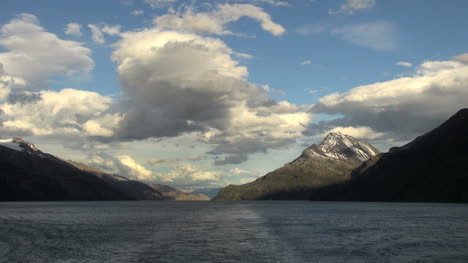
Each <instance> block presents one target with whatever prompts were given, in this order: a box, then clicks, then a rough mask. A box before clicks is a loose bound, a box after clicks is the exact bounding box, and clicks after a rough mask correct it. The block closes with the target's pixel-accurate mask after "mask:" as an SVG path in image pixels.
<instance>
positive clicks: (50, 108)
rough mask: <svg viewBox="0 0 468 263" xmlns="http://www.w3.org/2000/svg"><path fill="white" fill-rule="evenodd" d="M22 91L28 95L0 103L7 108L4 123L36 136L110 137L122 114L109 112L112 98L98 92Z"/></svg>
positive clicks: (67, 90)
mask: <svg viewBox="0 0 468 263" xmlns="http://www.w3.org/2000/svg"><path fill="white" fill-rule="evenodd" d="M19 95H22V96H23V97H25V99H23V100H21V99H20V98H17V99H16V100H15V101H11V102H9V103H4V104H1V105H0V110H1V111H2V112H3V114H2V118H1V119H0V123H1V124H2V125H3V127H8V128H12V129H13V128H15V129H24V130H28V131H30V132H31V134H33V135H36V136H56V137H68V138H71V137H76V138H78V137H83V136H106V137H108V136H112V135H113V130H115V129H116V128H117V126H118V123H119V121H120V118H121V117H120V115H118V114H108V113H107V110H108V109H109V107H110V105H111V104H112V99H111V98H109V97H105V96H101V95H99V94H98V93H95V92H89V91H82V90H74V89H63V90H61V91H60V92H55V91H40V92H36V93H29V94H19ZM28 97H29V98H33V100H31V99H28Z"/></svg>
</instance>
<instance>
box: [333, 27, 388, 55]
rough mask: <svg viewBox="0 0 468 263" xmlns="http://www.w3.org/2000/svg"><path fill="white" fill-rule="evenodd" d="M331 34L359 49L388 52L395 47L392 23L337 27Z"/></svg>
mask: <svg viewBox="0 0 468 263" xmlns="http://www.w3.org/2000/svg"><path fill="white" fill-rule="evenodd" d="M331 33H332V35H338V36H340V37H341V38H342V39H343V40H345V41H348V42H351V43H353V44H355V45H357V46H361V47H367V48H373V49H376V50H384V51H389V50H393V49H394V48H395V46H396V43H395V27H394V25H393V24H392V23H390V22H386V21H377V22H369V23H361V24H354V25H347V26H343V27H337V28H335V29H333V30H332V31H331Z"/></svg>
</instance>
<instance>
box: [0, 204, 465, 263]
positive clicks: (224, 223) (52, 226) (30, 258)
mask: <svg viewBox="0 0 468 263" xmlns="http://www.w3.org/2000/svg"><path fill="white" fill-rule="evenodd" d="M0 262H2V263H3V262H8V263H12V262H21V263H24V262H47V263H49V262H67V263H69V262H80V263H82V262H333V263H336V262H468V205H460V204H403V203H333V202H330V203H329V202H318V203H310V202H269V201H265V202H232V203H227V202H68V203H65V202H44V203H0Z"/></svg>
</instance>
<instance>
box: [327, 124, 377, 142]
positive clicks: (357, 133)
mask: <svg viewBox="0 0 468 263" xmlns="http://www.w3.org/2000/svg"><path fill="white" fill-rule="evenodd" d="M330 132H341V133H343V134H346V135H349V136H352V137H354V138H358V139H370V140H374V139H378V138H381V137H382V136H384V135H385V133H382V132H376V131H374V130H373V129H372V128H370V127H353V126H348V127H334V128H332V129H330V130H328V131H326V132H324V133H322V134H321V135H320V137H321V138H323V137H325V136H326V135H327V134H329V133H330Z"/></svg>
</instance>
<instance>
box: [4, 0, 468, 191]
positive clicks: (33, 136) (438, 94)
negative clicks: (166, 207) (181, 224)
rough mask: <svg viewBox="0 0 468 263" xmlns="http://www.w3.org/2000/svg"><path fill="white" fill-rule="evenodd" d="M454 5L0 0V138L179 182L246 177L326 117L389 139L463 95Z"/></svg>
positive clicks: (355, 0)
mask: <svg viewBox="0 0 468 263" xmlns="http://www.w3.org/2000/svg"><path fill="white" fill-rule="evenodd" d="M467 13H468V3H467V2H465V1H440V0H439V1H436V0H431V1H428V0H413V1H403V0H394V1H383V0H336V1H325V0H315V1H311V0H294V1H293V0H281V1H280V0H237V1H235V0H232V1H182V0H122V1H117V0H113V1H111V0H106V1H87V0H86V1H59V0H54V1H52V0H50V1H33V0H16V1H5V3H2V9H0V28H1V31H0V32H1V35H0V64H1V65H2V67H1V70H0V80H1V82H0V109H1V110H2V112H3V114H2V118H0V124H1V126H0V127H1V130H0V136H1V137H8V136H14V135H17V136H24V137H27V138H28V139H29V140H31V141H33V142H34V143H36V144H38V145H39V146H40V147H41V148H43V149H44V150H47V151H49V152H51V153H53V154H56V155H59V156H63V157H64V158H70V159H75V160H78V161H82V162H86V163H89V164H92V165H95V166H98V167H100V168H103V169H106V170H108V171H112V172H118V173H121V174H123V175H125V176H128V177H131V178H135V179H139V180H145V181H154V182H160V183H166V184H170V185H173V186H176V187H181V188H184V189H192V188H196V187H209V186H220V185H225V184H229V183H241V182H246V181H249V180H252V179H253V178H255V177H258V176H260V175H263V174H264V173H265V172H268V171H270V170H272V169H274V168H277V167H280V166H282V165H283V164H284V163H285V162H287V161H290V160H292V159H293V158H295V157H296V156H297V155H298V154H300V152H301V150H302V149H303V148H304V147H305V146H306V145H308V144H310V143H314V142H318V141H320V139H321V138H322V136H323V135H324V134H326V133H327V132H329V131H341V132H345V133H348V134H350V135H352V136H355V137H358V138H361V139H364V140H367V141H370V142H371V143H373V144H375V145H376V146H377V147H379V148H380V149H381V150H386V149H387V148H388V147H389V146H394V145H398V144H402V143H405V142H407V141H408V140H410V139H412V138H414V137H415V136H417V135H418V134H420V133H422V132H426V131H428V130H430V129H431V128H433V127H434V126H435V125H437V124H438V123H440V122H441V121H443V120H444V119H445V118H447V117H449V116H450V115H451V114H453V113H455V111H456V110H457V109H459V108H462V107H466V106H467V105H466V103H465V101H468V97H467V96H468V91H467V90H468V84H466V83H468V82H464V80H465V79H466V78H468V76H467V74H466V73H465V72H467V71H468V68H467V66H466V65H467V63H468V55H467V52H468V34H467V33H466V28H468V18H467V17H466V14H467ZM70 23H74V24H75V25H74V26H75V27H74V28H72V26H70ZM78 28H79V30H77V29H78ZM92 28H94V33H93V32H92ZM67 29H68V32H67ZM72 29H74V30H72ZM18 41H19V42H18ZM155 43H159V44H155ZM161 43H162V44H161ZM84 91H88V93H86V92H84Z"/></svg>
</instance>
